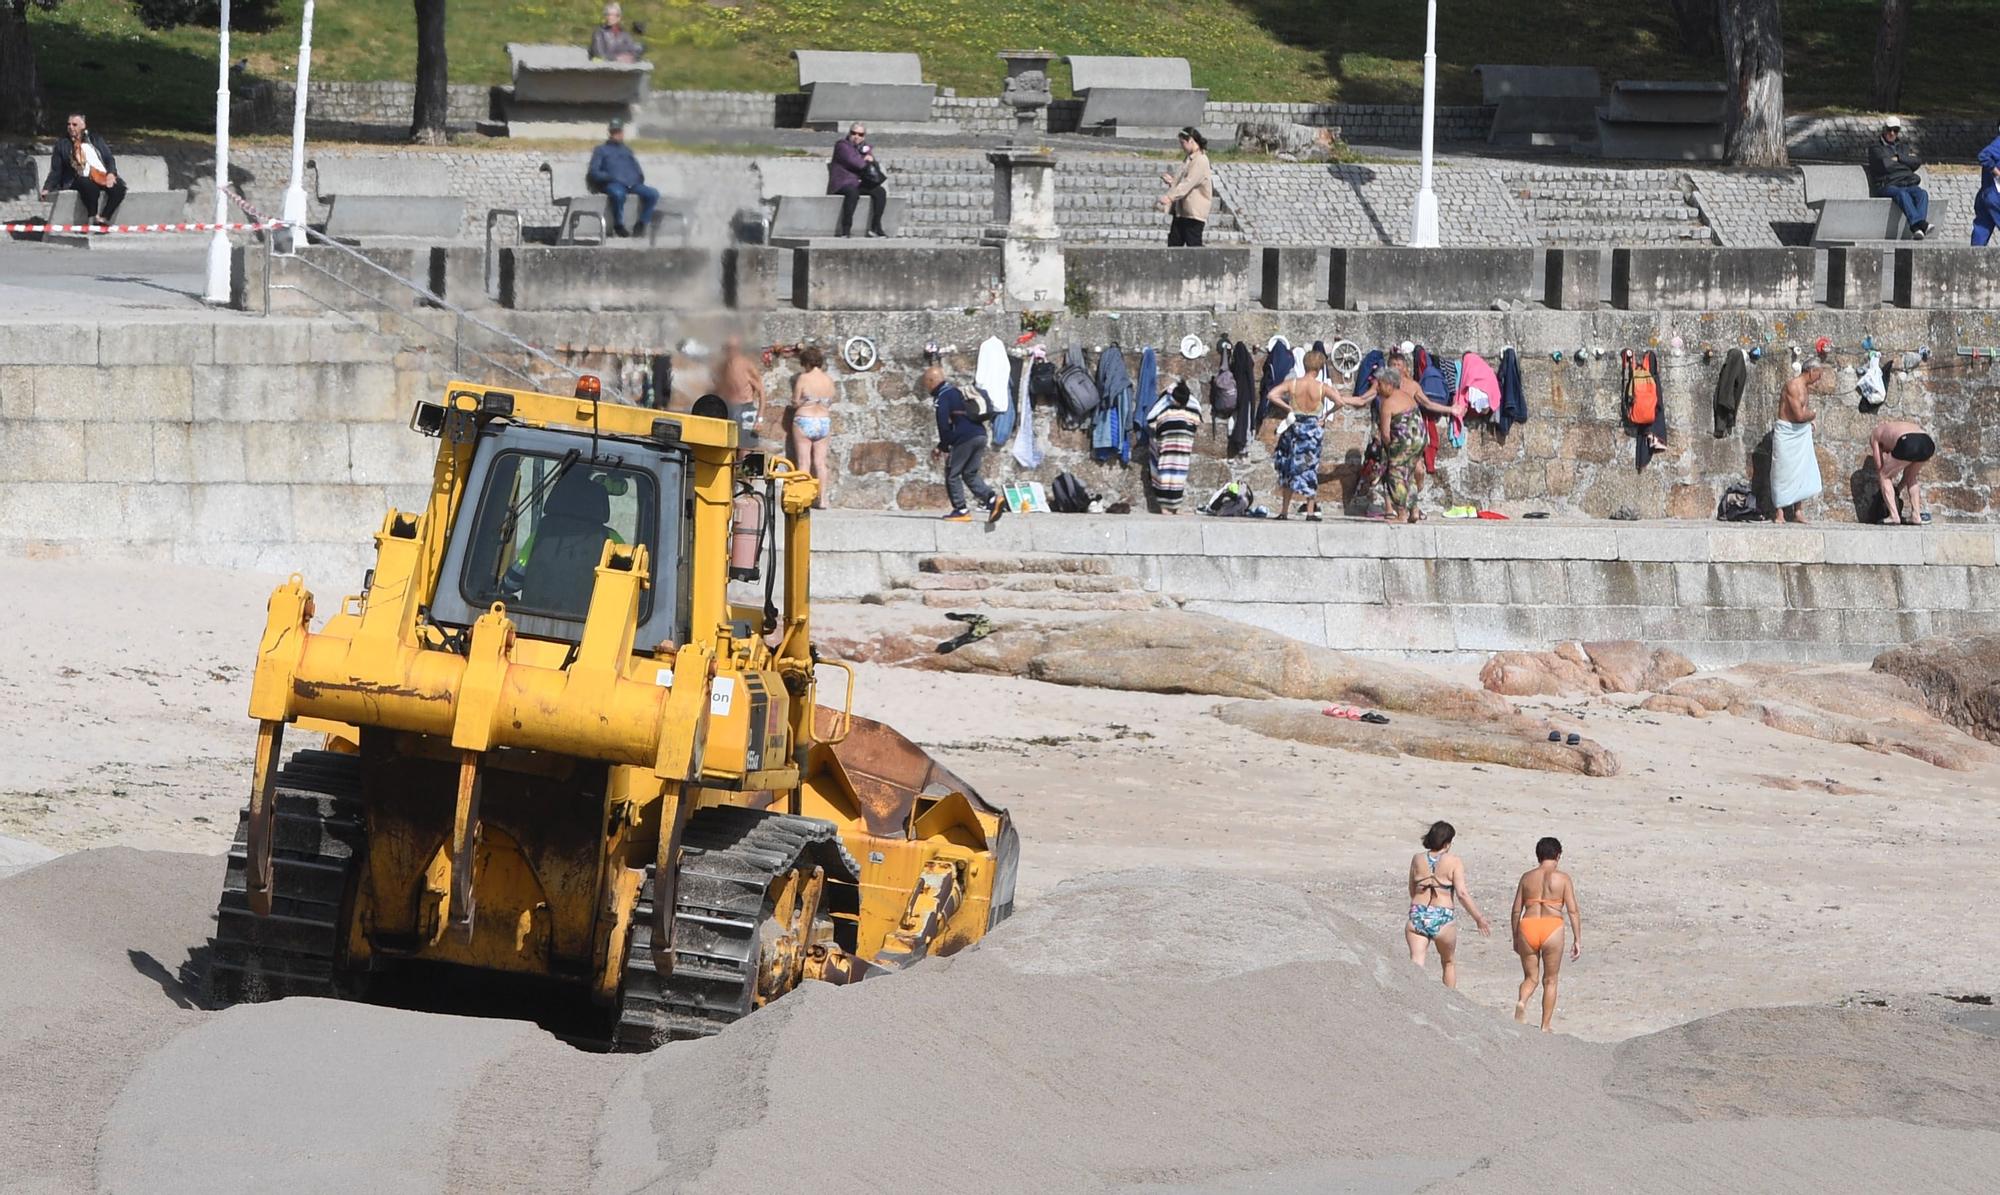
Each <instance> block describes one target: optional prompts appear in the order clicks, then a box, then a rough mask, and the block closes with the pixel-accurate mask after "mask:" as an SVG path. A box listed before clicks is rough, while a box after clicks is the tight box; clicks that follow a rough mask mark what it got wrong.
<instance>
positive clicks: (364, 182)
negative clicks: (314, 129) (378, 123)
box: [307, 156, 465, 241]
mask: <svg viewBox="0 0 2000 1195" xmlns="http://www.w3.org/2000/svg"><path fill="white" fill-rule="evenodd" d="M307 165H309V166H311V167H312V169H313V186H314V191H315V193H316V194H317V195H318V196H319V201H320V202H321V203H324V204H326V205H327V213H326V229H325V232H326V235H327V236H329V237H334V238H336V239H340V240H356V239H359V238H361V237H404V238H419V239H422V240H428V241H449V240H454V239H456V238H457V237H458V235H459V233H460V231H461V230H462V228H463V227H464V223H465V200H463V199H461V198H459V197H458V196H456V195H453V194H451V181H452V180H451V168H450V167H449V166H448V165H446V164H445V163H444V162H443V161H442V160H427V159H425V158H421V157H407V158H398V157H345V156H343V157H338V158H315V159H313V160H312V161H311V162H309V163H307Z"/></svg>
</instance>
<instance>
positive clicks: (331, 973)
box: [208, 751, 366, 1003]
mask: <svg viewBox="0 0 2000 1195" xmlns="http://www.w3.org/2000/svg"><path fill="white" fill-rule="evenodd" d="M360 798H361V761H360V759H359V758H358V757H356V756H353V755H346V754H342V753H340V752H335V751H300V752H298V753H296V754H295V755H293V756H292V758H291V760H290V761H289V762H287V763H286V764H285V766H284V767H283V768H282V769H280V770H279V772H278V775H277V778H276V782H275V784H274V785H273V789H272V799H273V801H274V802H275V811H276V815H277V816H276V823H275V827H274V830H273V835H272V850H271V855H272V859H271V886H272V893H271V915H270V916H268V917H259V916H257V915H256V914H254V913H252V912H251V911H250V905H249V899H248V896H247V895H246V893H245V888H244V878H245V875H244V873H245V868H246V865H247V863H246V850H247V848H246V845H245V844H246V843H247V841H248V835H249V825H250V811H249V809H248V807H247V806H246V807H245V809H244V811H243V812H242V814H241V815H240V816H239V817H238V818H237V822H236V839H235V841H234V842H233V843H232V844H231V845H230V848H229V864H228V868H227V870H226V871H225V872H224V873H223V881H222V899H221V901H220V902H219V903H218V904H217V906H216V911H215V922H216V925H215V937H214V938H213V939H211V940H210V943H209V963H208V992H209V995H210V996H211V998H213V999H216V1000H219V1001H222V1002H225V1003H254V1002H257V1001H263V1000H276V999H279V998H280V997H284V996H333V995H336V994H338V990H337V989H338V984H339V974H338V972H339V949H340V935H341V925H342V917H341V912H342V909H343V908H344V906H345V903H346V901H347V900H348V899H349V895H350V890H351V888H352V886H353V883H352V881H353V878H354V865H355V862H356V860H357V858H358V856H359V854H360V852H361V849H362V844H363V842H364V841H365V838H366V830H365V827H364V825H363V819H362V809H361V799H360Z"/></svg>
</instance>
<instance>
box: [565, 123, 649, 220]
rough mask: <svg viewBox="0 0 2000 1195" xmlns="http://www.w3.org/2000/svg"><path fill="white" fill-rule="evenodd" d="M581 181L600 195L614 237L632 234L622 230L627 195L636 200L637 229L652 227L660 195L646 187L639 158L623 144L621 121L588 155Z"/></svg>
mask: <svg viewBox="0 0 2000 1195" xmlns="http://www.w3.org/2000/svg"><path fill="white" fill-rule="evenodd" d="M584 181H585V182H587V183H589V184H590V189H591V190H593V191H601V192H603V194H604V203H605V207H606V208H607V209H608V212H607V214H608V215H609V216H610V218H611V219H610V223H611V233H612V235H613V236H621V237H629V236H631V235H632V230H631V229H629V228H626V227H625V197H626V196H627V195H637V196H638V197H639V226H640V227H641V228H646V229H650V228H652V226H653V209H654V208H655V207H658V206H659V203H660V193H659V192H658V191H656V190H654V189H653V188H651V187H649V186H647V185H646V172H645V171H644V170H643V169H641V168H640V166H639V158H638V155H636V154H634V153H633V152H632V147H631V146H629V145H627V144H625V122H624V121H622V120H614V121H612V122H611V130H610V133H609V135H608V137H607V139H606V140H605V142H604V144H602V145H600V146H598V147H597V149H596V151H595V152H594V153H592V154H591V155H590V169H589V170H587V171H585V172H584Z"/></svg>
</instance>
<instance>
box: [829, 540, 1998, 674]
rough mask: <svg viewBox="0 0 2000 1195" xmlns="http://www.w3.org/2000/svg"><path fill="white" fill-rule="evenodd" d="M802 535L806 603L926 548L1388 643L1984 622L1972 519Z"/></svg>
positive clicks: (1773, 643) (1843, 652) (1742, 651)
mask: <svg viewBox="0 0 2000 1195" xmlns="http://www.w3.org/2000/svg"><path fill="white" fill-rule="evenodd" d="M813 541H814V545H815V551H814V579H813V587H814V592H815V594H816V595H817V596H818V597H820V598H822V599H847V600H869V601H880V600H885V599H886V600H891V601H893V600H896V599H897V597H898V596H899V594H898V590H899V589H900V588H902V587H904V586H907V585H908V584H909V583H910V581H911V579H912V578H913V577H915V576H917V575H918V574H919V572H920V571H923V570H924V569H925V567H926V565H925V562H926V561H927V560H932V559H933V558H939V557H942V558H946V561H945V566H946V567H950V558H954V557H965V556H993V557H1005V558H1026V559H1032V558H1034V557H1046V556H1095V557H1098V558H1100V559H1102V560H1103V561H1105V562H1106V563H1107V564H1108V566H1109V570H1110V571H1111V572H1112V573H1115V574H1119V575H1123V576H1128V577H1132V578H1136V579H1137V580H1138V581H1139V582H1140V583H1141V584H1142V585H1143V587H1144V588H1145V589H1146V590H1147V591H1150V592H1153V593H1156V594H1158V595H1160V596H1162V597H1164V598H1168V599H1171V600H1172V601H1173V602H1175V603H1177V604H1180V605H1182V606H1183V607H1184V608H1186V609H1189V610H1196V611H1201V612H1203V613H1208V614H1215V615H1219V616H1222V617H1225V618H1232V619H1236V620H1239V621H1242V622H1246V623H1251V624H1254V625H1257V626H1263V627H1268V628H1270V629H1272V630H1277V631H1281V632H1283V633H1284V634H1287V635H1290V636H1292V637H1293V638H1296V639H1300V640H1303V641H1305V642H1308V643H1317V644H1324V645H1326V646H1330V647H1336V648H1341V649H1344V650H1354V651H1367V652H1385V653H1393V654H1414V655H1429V656H1439V657H1473V656H1477V655H1479V654H1482V653H1486V652H1491V651H1498V650H1503V649H1517V648H1537V649H1538V648H1544V647H1547V646H1549V645H1550V644H1552V643H1556V642H1560V641H1562V640H1565V639H1582V640H1593V639H1643V640H1645V641H1646V642H1648V643H1652V644H1656V645H1659V646H1664V647H1671V648H1673V649H1675V650H1677V651H1680V652H1683V653H1684V654H1686V655H1687V656H1689V657H1690V658H1691V659H1693V660H1695V661H1696V662H1697V663H1699V664H1703V665H1721V664H1730V663H1736V662H1740V661H1742V660H1747V659H1759V660H1784V659H1791V660H1800V661H1829V660H1867V659H1870V658H1872V657H1873V656H1874V655H1875V654H1876V653H1877V652H1879V651H1881V650H1883V649H1884V648H1887V647H1890V646H1893V645H1896V644H1900V643H1905V642H1908V641H1910V640H1912V639H1919V638H1922V637H1924V636H1926V635H1935V634H1960V633H1966V632H1970V631H1973V630H1976V629H1982V628H1991V627H1992V626H1993V625H1994V623H1995V620H1996V619H2000V567H1996V565H1995V560H1996V550H2000V532H1996V530H1995V529H1994V528H1993V527H1991V526H1984V525H1982V526H1962V525H1961V526H1951V525H1945V524H1933V525H1930V526H1927V527H1924V528H1921V529H1919V528H1908V527H1860V526H1853V525H1845V526H1838V525H1827V526H1815V525H1806V526H1775V525H1771V524H1718V523H1696V522H1672V521H1658V522H1645V523H1617V522H1610V521H1598V520H1581V519H1575V520H1547V521H1542V520H1532V521H1531V520H1510V521H1506V522H1489V521H1445V520H1439V519H1429V520H1426V521H1425V522H1422V523H1419V524H1417V525H1415V526H1403V525H1390V524H1384V523H1378V522H1371V521H1368V520H1365V519H1342V518H1334V519H1331V520H1329V521H1328V522H1325V523H1321V524H1318V525H1315V524H1312V523H1306V522H1302V521H1297V520H1292V521H1287V522H1283V523H1280V522H1276V521H1274V520H1258V519H1211V518H1205V517H1202V516H1198V515H1182V516H1179V517H1174V518H1169V517H1166V516H1158V515H1123V516H1120V515H1056V514H1040V515H1018V516H1017V515H1010V516H1008V517H1006V518H1005V519H1003V520H1001V522H1000V523H999V524H997V525H995V526H992V527H988V526H986V525H984V524H978V523H975V524H954V523H945V522H943V521H941V520H939V519H936V518H926V517H922V516H917V515H896V514H863V513H860V512H849V511H832V512H828V513H826V514H822V515H819V516H816V518H815V522H814V528H813ZM932 567H936V566H935V565H933V566H932Z"/></svg>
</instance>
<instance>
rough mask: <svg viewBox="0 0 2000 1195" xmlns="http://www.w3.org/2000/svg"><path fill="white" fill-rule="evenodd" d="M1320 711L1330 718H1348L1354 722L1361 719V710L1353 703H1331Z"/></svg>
mask: <svg viewBox="0 0 2000 1195" xmlns="http://www.w3.org/2000/svg"><path fill="white" fill-rule="evenodd" d="M1320 713H1322V714H1325V715H1326V716H1327V717H1329V718H1346V719H1349V720H1350V721H1354V722H1359V721H1360V720H1361V711H1360V710H1358V709H1355V708H1354V707H1353V706H1351V705H1329V706H1327V707H1326V708H1325V709H1323V710H1321V711H1320Z"/></svg>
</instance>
